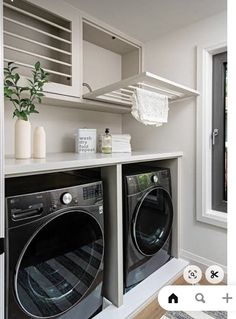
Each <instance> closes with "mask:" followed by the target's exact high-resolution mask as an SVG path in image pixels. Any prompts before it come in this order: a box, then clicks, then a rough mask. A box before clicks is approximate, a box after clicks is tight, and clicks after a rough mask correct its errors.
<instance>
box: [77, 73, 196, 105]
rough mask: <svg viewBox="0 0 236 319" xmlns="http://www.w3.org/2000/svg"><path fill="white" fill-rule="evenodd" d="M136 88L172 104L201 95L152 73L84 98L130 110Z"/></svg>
mask: <svg viewBox="0 0 236 319" xmlns="http://www.w3.org/2000/svg"><path fill="white" fill-rule="evenodd" d="M136 88H143V89H146V90H149V91H153V92H157V93H160V94H163V95H166V96H168V98H169V101H170V103H171V102H174V101H177V100H180V99H181V100H182V99H186V98H189V97H193V96H197V95H199V93H198V92H197V91H196V90H193V89H190V88H188V87H185V86H183V85H180V84H178V83H175V82H172V81H169V80H167V79H165V78H162V77H160V76H157V75H155V74H152V73H150V72H143V73H140V74H138V75H135V76H132V77H130V78H127V79H125V80H121V81H119V82H116V83H113V84H111V85H108V86H106V87H104V88H101V89H98V90H95V91H93V92H91V93H86V94H84V95H83V98H84V99H89V100H95V101H99V102H108V103H112V104H118V105H123V106H126V107H127V108H130V107H131V106H132V101H131V96H132V95H133V93H134V90H135V89H136Z"/></svg>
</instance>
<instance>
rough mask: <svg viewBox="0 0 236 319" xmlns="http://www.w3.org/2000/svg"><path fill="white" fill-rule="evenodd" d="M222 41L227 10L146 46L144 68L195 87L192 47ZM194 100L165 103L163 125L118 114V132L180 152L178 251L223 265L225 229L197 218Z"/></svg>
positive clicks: (138, 144)
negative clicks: (120, 125)
mask: <svg viewBox="0 0 236 319" xmlns="http://www.w3.org/2000/svg"><path fill="white" fill-rule="evenodd" d="M223 41H226V13H225V12H223V13H222V14H219V15H216V16H213V17H210V18H208V19H205V20H202V21H199V22H198V23H195V24H192V25H190V26H188V27H187V28H184V29H181V30H178V31H175V32H172V33H169V34H166V35H165V36H162V37H160V38H158V39H155V40H154V41H151V42H148V43H147V44H146V46H145V70H147V71H150V72H153V73H156V74H158V75H159V76H163V77H166V78H168V79H170V80H173V81H176V82H179V83H181V84H183V85H187V86H189V87H192V88H196V70H197V65H196V46H197V45H206V46H207V45H212V44H216V43H220V42H223ZM196 112H197V110H196V102H195V99H191V100H188V101H184V102H179V103H174V104H171V105H170V110H169V120H168V124H165V125H163V126H162V127H159V128H152V127H147V126H144V125H142V124H140V123H138V122H137V121H135V120H134V119H133V118H132V116H131V115H124V116H123V132H125V133H130V134H131V135H132V146H133V149H135V150H143V149H146V150H150V151H155V152H166V151H170V152H171V151H177V150H178V151H183V152H184V157H183V165H182V212H181V218H182V224H181V228H182V244H181V246H182V247H181V248H182V254H183V256H184V255H185V256H186V255H188V256H191V257H192V258H193V259H195V260H198V261H199V262H203V263H211V262H216V263H219V264H222V265H226V244H227V236H226V231H225V230H223V229H221V228H217V227H214V226H210V225H208V224H204V223H199V222H197V221H196V217H195V216H196V210H195V205H196V187H195V182H196V181H195V180H196Z"/></svg>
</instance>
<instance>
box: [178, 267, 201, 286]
mask: <svg viewBox="0 0 236 319" xmlns="http://www.w3.org/2000/svg"><path fill="white" fill-rule="evenodd" d="M183 276H184V280H185V281H186V282H187V283H189V284H192V285H193V284H197V283H198V282H199V281H200V280H201V279H202V271H201V269H200V268H199V267H198V266H195V265H189V266H187V267H186V268H185V269H184V274H183Z"/></svg>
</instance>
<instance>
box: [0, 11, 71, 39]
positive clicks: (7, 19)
mask: <svg viewBox="0 0 236 319" xmlns="http://www.w3.org/2000/svg"><path fill="white" fill-rule="evenodd" d="M3 19H4V20H6V21H9V22H12V23H14V24H17V25H20V26H21V27H24V28H26V29H29V30H32V31H36V32H39V33H41V34H44V35H46V36H48V37H51V38H53V39H56V40H58V41H61V42H65V43H68V44H71V43H72V42H71V41H69V40H66V39H63V38H60V37H58V36H56V35H54V34H51V33H48V32H46V31H43V30H41V29H38V28H35V27H32V26H30V25H27V24H25V23H22V22H20V21H17V20H15V19H11V18H8V17H3Z"/></svg>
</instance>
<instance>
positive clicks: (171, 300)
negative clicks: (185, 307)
mask: <svg viewBox="0 0 236 319" xmlns="http://www.w3.org/2000/svg"><path fill="white" fill-rule="evenodd" d="M178 300H179V298H178V297H177V296H176V295H175V294H172V295H170V296H169V297H168V303H178Z"/></svg>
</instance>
